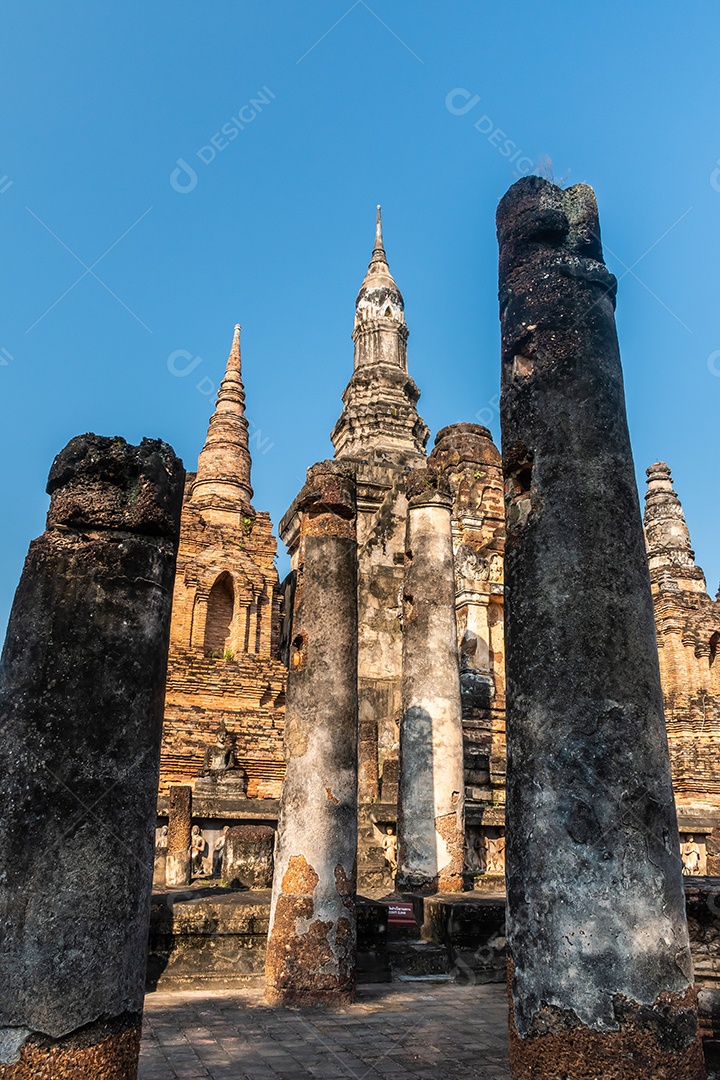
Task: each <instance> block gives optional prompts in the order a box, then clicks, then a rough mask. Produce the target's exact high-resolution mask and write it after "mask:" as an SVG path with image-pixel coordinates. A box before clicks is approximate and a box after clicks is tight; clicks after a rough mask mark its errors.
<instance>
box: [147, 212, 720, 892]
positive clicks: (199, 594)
mask: <svg viewBox="0 0 720 1080" xmlns="http://www.w3.org/2000/svg"><path fill="white" fill-rule="evenodd" d="M408 334H409V331H408V327H407V324H406V321H405V310H404V301H403V297H402V294H401V292H400V289H399V288H398V286H397V284H396V282H395V280H394V278H393V276H392V274H391V272H390V268H389V265H388V261H387V256H386V253H385V247H384V242H383V236H382V226H381V219H380V211H379V209H378V215H377V224H376V236H375V244H374V247H373V250H372V255H371V259H370V264H369V267H368V270H367V273H366V275H365V278H364V280H363V282H362V284H361V287H360V290H359V293H358V296H357V299H356V306H355V325H354V329H353V334H352V337H353V342H354V363H353V373H352V376H351V378H350V381H349V383H348V385H347V387H346V389H345V391H344V392H343V395H342V400H343V409H342V413H341V416H340V418H339V420H338V422H337V424H336V425H335V428H334V430H333V431H332V433H331V439H332V443H333V446H334V449H335V460H336V461H338V462H345V463H347V464H348V465H349V466H351V467H352V469H353V472H354V475H355V481H356V486H357V573H358V604H359V613H358V624H359V631H358V709H359V748H358V775H359V781H358V796H359V811H358V837H359V840H358V880H359V886H360V888H361V889H363V890H365V891H366V892H371V893H373V894H376V895H380V893H381V892H387V891H388V890H389V889H390V888H392V885H393V876H394V862H395V858H396V853H397V846H396V837H395V834H396V831H397V804H398V749H399V738H400V718H401V714H402V652H403V630H402V626H403V621H402V606H403V582H404V573H405V541H406V522H407V516H408V497H407V494H408V491H407V486H408V482H409V478H410V476H411V474H412V472H413V470H415V469H417V468H420V467H424V466H430V467H431V468H432V469H433V470H435V471H437V472H439V473H441V474H442V476H443V477H444V479H445V482H446V484H447V487H448V491H449V494H450V497H451V500H452V504H451V529H452V547H453V558H454V575H455V618H456V625H457V637H458V643H457V645H458V661H459V666H460V685H461V701H462V729H463V741H464V772H465V790H464V797H465V837H466V845H465V847H466V850H465V881H466V886H468V887H471V888H475V889H480V890H482V889H484V888H485V889H491V888H493V887H497V885H498V884H499V883H501V881H502V876H503V874H504V870H505V861H504V851H505V772H506V756H505V658H504V628H503V620H504V600H503V557H504V547H505V538H506V526H505V510H504V494H503V474H502V461H501V456H500V451H499V450H498V448H497V447H496V445H495V444H494V442H493V439H492V435H491V433H490V431H489V430H488V429H487V428H486V427H484V426H483V425H481V424H478V423H474V422H472V421H468V422H460V423H456V424H452V425H449V426H447V427H445V428H443V429H442V430H441V431H439V432H438V433H437V435H436V437H435V440H434V446H433V448H432V451H431V452H430V453H428V451H427V444H428V439H429V431H428V428H427V426H426V424H425V423H424V421H423V420H422V418H421V416H420V415H419V413H418V410H417V402H418V399H419V397H420V391H419V389H418V387H417V385H416V384H415V382H414V381H413V379H412V377H411V375H410V374H409V371H408V358H407V340H408ZM250 469H251V454H250V440H249V436H248V423H247V420H246V418H245V394H244V389H243V384H242V371H241V356H240V328H239V327H236V329H235V333H234V337H233V342H232V347H231V351H230V356H229V359H228V363H227V369H226V373H225V378H224V379H223V381H222V384H221V387H220V391H219V394H218V402H217V408H216V411H215V413H214V414H213V416H212V418H211V420H210V425H209V429H208V434H207V439H206V442H205V445H204V447H203V449H202V451H201V453H200V457H199V461H198V469H197V473H194V474H193V473H188V476H187V481H186V488H185V497H184V501H183V510H182V517H181V530H180V547H179V552H178V571H177V577H176V583H175V592H174V597H173V614H172V628H171V640H170V659H169V666H168V680H167V693H166V707H165V723H164V728H163V746H162V757H161V783H160V802H159V807H158V809H159V815H160V816H159V819H158V822H159V824H158V828H159V829H162V827H163V825H165V824H166V822H167V811H168V792H169V788H170V785H171V784H183V785H189V786H190V787H192V788H194V792H193V820H194V821H196V823H197V824H198V825H199V827H200V830H201V833H202V836H203V837H204V838H205V841H206V846H205V855H204V862H203V867H204V871H205V872H206V873H210V872H211V871H212V863H213V854H212V853H213V850H214V849H215V846H216V844H218V843H221V842H222V836H223V829H225V828H227V827H229V826H237V825H239V824H241V823H243V822H246V823H251V824H254V825H265V826H270V827H275V826H276V824H277V816H278V802H277V800H278V799H279V796H280V789H281V784H282V778H283V775H284V754H283V725H284V711H285V691H286V684H287V666H286V665H287V663H288V660H289V651H290V648H289V643H290V634H291V630H290V613H291V611H292V605H293V592H294V580H295V574H296V570H297V555H298V546H299V536H300V516H299V514H298V510H297V505H296V503H293V505H292V506H291V507H290V508H289V509H288V511H287V513H286V514H285V516H284V517H283V519H282V521H281V522H280V525H279V535H280V537H281V539H282V540H283V542H284V543H285V544H286V545H287V548H288V550H289V552H290V557H291V560H292V563H291V564H292V568H293V569H292V572H291V574H290V575H289V577H288V578H287V579H286V580H285V581H283V582H282V583H280V582H279V580H278V575H277V571H276V569H275V563H274V558H275V555H276V551H277V544H276V540H275V538H274V536H273V532H272V523H271V521H270V518H269V515H268V514H267V513H264V512H262V511H257V510H255V509H254V508H253V505H252V502H251V499H252V497H253V491H252V486H251V481H250ZM645 505H646V509H645V536H646V544H647V555H648V561H649V567H650V576H651V582H652V592H653V600H654V611H655V622H656V628H657V642H658V652H659V659H660V671H661V678H662V688H663V695H664V703H665V715H666V720H667V731H668V737H669V742H670V752H671V764H672V775H673V783H674V790H675V797H676V803H677V809H678V815H679V826H680V832H681V841H682V843H683V850H684V853H685V862H686V867H685V869H686V872H687V874H688V875H691V876H692V875H702V874H706V873H708V874H714V873H720V754H718V732H717V717H718V715H719V713H720V664H716V663H715V660H716V655H717V652H718V643H719V642H720V603H718V601H717V599H716V600H712V599H711V598H710V596H709V595H708V592H707V587H706V583H705V578H704V576H703V573H702V570H701V569H700V567H698V566H696V565H695V561H694V554H693V551H692V549H691V543H690V537H689V533H688V529H687V525H686V523H685V519H684V516H683V512H682V507H681V504H680V500H679V498H678V496H677V495H676V493H675V491H674V489H673V485H672V480H671V476H670V470H669V469H668V467H667V466H666V465H665V464H664V463H662V462H658V463H656V464H654V465H652V466H651V467H650V468H649V469H648V488H647V493H646V498H645ZM220 724H224V725H225V729H226V732H227V739H228V741H229V742H231V743H232V745H233V752H234V755H235V759H236V761H237V765H238V766H239V768H240V770H242V771H243V772H244V774H245V776H246V788H245V790H244V791H240V790H239V789H238V786H237V784H235V786H234V788H233V790H232V791H231V790H230V788H229V786H228V785H227V784H222V783H221V784H218V783H213V782H212V781H210V782H208V778H207V776H206V777H204V778H203V777H202V776H201V775H200V774H201V773H202V772H203V768H204V763H205V760H206V755H207V752H208V749H209V748H212V744H213V743H214V741H215V739H216V733H217V730H218V727H219V726H220ZM388 837H390V838H391V840H390V841H388Z"/></svg>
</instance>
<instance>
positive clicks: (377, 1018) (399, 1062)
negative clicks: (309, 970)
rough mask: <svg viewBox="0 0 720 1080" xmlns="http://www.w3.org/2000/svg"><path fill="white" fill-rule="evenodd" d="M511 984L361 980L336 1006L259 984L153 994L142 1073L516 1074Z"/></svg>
mask: <svg viewBox="0 0 720 1080" xmlns="http://www.w3.org/2000/svg"><path fill="white" fill-rule="evenodd" d="M506 1023H507V1004H506V999H505V988H504V987H503V986H499V985H497V984H494V985H489V986H458V985H456V984H454V983H448V984H437V983H426V982H408V983H399V984H398V983H393V984H385V985H370V986H361V987H359V988H358V1000H357V1003H356V1004H355V1005H351V1006H349V1007H348V1008H345V1009H343V1010H341V1011H339V1012H336V1013H325V1012H317V1011H315V1010H307V1009H303V1010H299V1009H297V1010H296V1009H278V1008H270V1007H269V1006H267V1005H265V1004H264V1002H263V1000H262V992H261V991H260V990H259V989H258V990H256V989H247V990H234V991H221V992H214V991H193V992H183V993H173V994H170V993H156V994H148V996H147V997H146V999H145V1021H144V1029H143V1043H142V1051H141V1059H140V1073H139V1080H200V1078H201V1077H204V1078H208V1077H209V1078H211V1080H307V1078H312V1080H411V1078H416V1077H417V1078H418V1080H420V1078H422V1080H460V1078H462V1080H510V1073H509V1071H508V1067H507V1034H506Z"/></svg>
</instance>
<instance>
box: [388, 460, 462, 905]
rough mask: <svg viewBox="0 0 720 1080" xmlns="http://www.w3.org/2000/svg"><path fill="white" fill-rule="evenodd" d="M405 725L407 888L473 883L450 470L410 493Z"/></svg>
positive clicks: (402, 839) (420, 477) (417, 479)
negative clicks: (466, 868) (466, 871)
mask: <svg viewBox="0 0 720 1080" xmlns="http://www.w3.org/2000/svg"><path fill="white" fill-rule="evenodd" d="M407 495H408V519H407V541H406V551H405V583H404V596H403V608H404V616H403V673H402V698H403V715H402V720H401V723H400V783H399V800H398V869H397V875H396V888H397V889H398V891H400V892H405V891H412V892H434V891H438V890H439V891H440V892H457V891H459V890H461V889H462V887H463V855H464V839H465V833H464V807H465V781H464V773H463V732H462V708H461V701H460V671H459V664H458V648H457V624H456V621H455V576H454V562H453V549H452V533H451V522H450V515H451V510H452V493H451V491H450V489H449V487H448V486H447V481H446V480H445V479H444V477H443V476H442V474H441V473H438V472H437V471H436V470H433V469H429V468H427V469H417V470H415V471H414V472H413V473H411V474H410V477H409V479H408V487H407Z"/></svg>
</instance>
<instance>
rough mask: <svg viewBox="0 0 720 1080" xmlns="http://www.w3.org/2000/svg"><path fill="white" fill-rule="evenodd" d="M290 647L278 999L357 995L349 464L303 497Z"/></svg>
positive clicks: (275, 971) (321, 469)
mask: <svg viewBox="0 0 720 1080" xmlns="http://www.w3.org/2000/svg"><path fill="white" fill-rule="evenodd" d="M298 509H299V511H300V514H301V523H300V551H299V565H298V580H297V589H296V593H295V610H294V616H293V636H292V642H291V649H290V670H289V676H288V689H287V705H286V710H285V756H286V760H287V772H286V774H285V781H284V783H283V789H282V795H281V799H280V815H279V821H278V839H277V851H276V855H275V874H274V879H273V896H272V907H271V912H270V933H269V937H268V946H267V961H266V978H267V984H266V998H267V1000H268V1001H269V1002H271V1003H275V1004H300V1005H330V1006H332V1005H336V1004H342V1003H346V1002H351V1001H353V1000H354V997H355V946H356V922H355V880H356V872H357V868H356V849H357V742H358V737H357V632H358V623H357V540H356V528H355V525H356V510H355V481H354V478H353V473H352V472H351V470H350V469H349V468H348V466H347V465H342V464H340V463H338V462H332V461H324V462H320V464H318V465H313V466H312V467H311V468H310V469H309V470H308V474H307V482H306V484H305V487H304V488H303V490H302V491H301V493H300V495H299V496H298Z"/></svg>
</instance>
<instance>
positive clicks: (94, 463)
mask: <svg viewBox="0 0 720 1080" xmlns="http://www.w3.org/2000/svg"><path fill="white" fill-rule="evenodd" d="M182 488H183V469H182V465H181V463H180V461H179V460H178V459H177V458H176V457H175V455H174V453H173V452H172V450H171V448H170V447H169V446H167V445H166V444H165V443H162V442H158V441H155V440H150V439H144V440H143V442H142V443H141V445H140V446H128V445H127V443H126V442H125V441H124V440H123V439H118V438H115V439H108V438H100V437H98V436H96V435H84V436H80V437H78V438H76V439H73V440H72V441H71V442H70V443H69V444H68V445H67V447H66V448H65V449H64V450H63V451H62V452H61V453H60V454H59V455H58V456H57V457H56V459H55V461H54V463H53V466H52V469H51V471H50V478H49V481H48V493H49V494H50V495H51V496H52V498H51V503H50V510H49V513H48V519H47V527H46V531H45V532H44V533H43V535H42V536H41V537H39V539H37V540H34V541H33V542H32V544H31V545H30V550H29V553H28V556H27V559H26V562H25V567H24V569H23V573H22V577H21V579H20V584H19V586H18V590H17V592H16V594H15V601H14V604H13V608H12V612H11V615H10V622H9V624H8V631H7V638H6V641H5V648H4V650H3V654H2V660H1V661H0V715H1V716H2V739H1V740H0V775H1V776H2V785H1V788H0V850H2V853H3V856H2V868H1V869H0V911H1V912H2V934H0V970H2V982H3V991H2V995H0V1074H1V1075H2V1076H3V1077H4V1078H5V1080H11V1078H12V1080H15V1078H17V1080H26V1078H28V1077H31V1076H32V1077H37V1078H45V1077H47V1078H50V1077H52V1078H53V1080H64V1078H65V1077H68V1078H69V1077H78V1076H93V1077H100V1076H102V1077H104V1078H107V1080H132V1078H134V1077H135V1076H136V1075H137V1062H138V1050H139V1043H140V1022H141V1018H142V1008H143V991H144V980H145V957H146V953H147V939H148V928H149V922H150V891H151V882H152V876H153V851H154V832H155V820H156V797H157V784H158V768H159V756H160V731H161V724H162V713H163V697H164V687H165V674H166V666H167V652H168V638H169V629H170V602H171V598H172V585H173V574H174V569H175V551H176V544H177V534H178V527H179V517H180V505H181V497H182Z"/></svg>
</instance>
